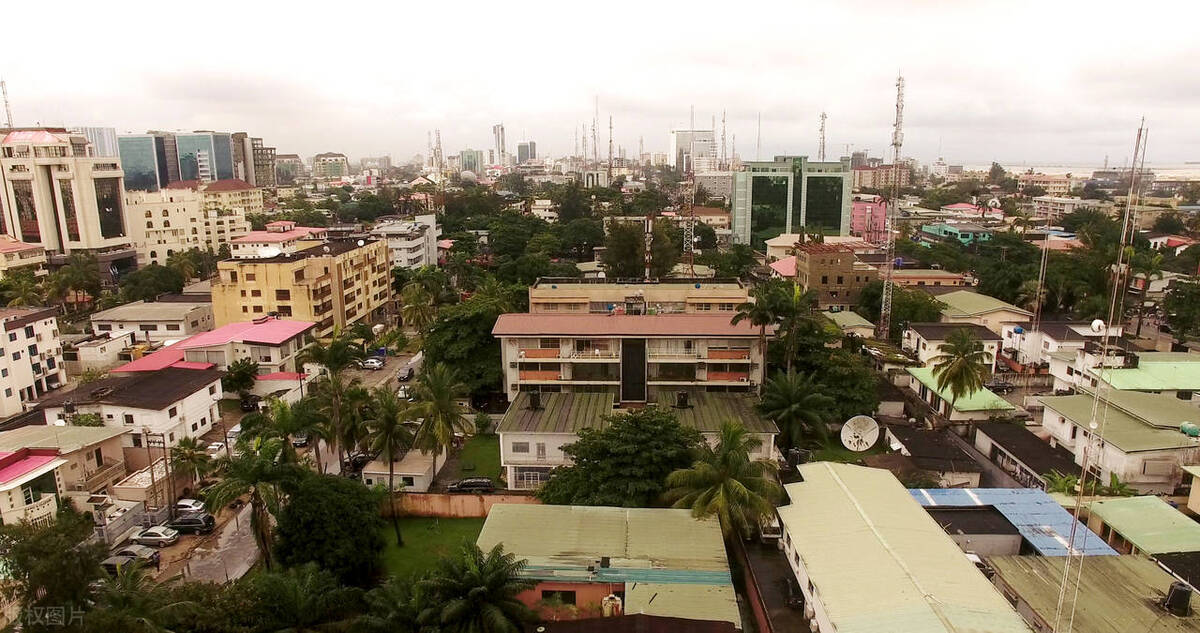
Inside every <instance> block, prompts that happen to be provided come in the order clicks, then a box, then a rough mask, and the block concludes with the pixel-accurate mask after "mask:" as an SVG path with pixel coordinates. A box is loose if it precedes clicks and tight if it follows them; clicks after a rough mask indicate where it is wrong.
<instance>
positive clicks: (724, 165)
mask: <svg viewBox="0 0 1200 633" xmlns="http://www.w3.org/2000/svg"><path fill="white" fill-rule="evenodd" d="M726 169H729V162H728V161H727V160H726V154H725V111H724V110H721V170H722V171H724V170H726Z"/></svg>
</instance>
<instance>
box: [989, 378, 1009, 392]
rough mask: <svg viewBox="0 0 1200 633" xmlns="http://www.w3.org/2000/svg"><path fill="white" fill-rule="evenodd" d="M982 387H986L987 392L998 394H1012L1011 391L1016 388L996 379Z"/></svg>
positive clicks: (1005, 381)
mask: <svg viewBox="0 0 1200 633" xmlns="http://www.w3.org/2000/svg"><path fill="white" fill-rule="evenodd" d="M984 387H986V388H987V389H988V390H989V391H993V392H995V393H998V394H1006V393H1012V392H1013V389H1016V388H1017V386H1016V385H1014V384H1012V383H1011V382H1008V381H1007V380H998V379H992V380H989V381H988V382H987V384H985V385H984Z"/></svg>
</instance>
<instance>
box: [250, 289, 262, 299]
mask: <svg viewBox="0 0 1200 633" xmlns="http://www.w3.org/2000/svg"><path fill="white" fill-rule="evenodd" d="M250 296H251V297H261V296H262V291H261V290H251V291H250Z"/></svg>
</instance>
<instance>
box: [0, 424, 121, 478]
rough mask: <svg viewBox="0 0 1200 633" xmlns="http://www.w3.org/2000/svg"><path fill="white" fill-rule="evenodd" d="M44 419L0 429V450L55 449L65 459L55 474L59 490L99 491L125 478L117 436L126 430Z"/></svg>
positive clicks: (118, 437) (119, 440) (119, 436)
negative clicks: (57, 478) (41, 422)
mask: <svg viewBox="0 0 1200 633" xmlns="http://www.w3.org/2000/svg"><path fill="white" fill-rule="evenodd" d="M46 422H47V423H46V424H33V425H30V426H23V427H20V428H17V429H13V430H11V431H3V432H0V452H16V451H20V450H21V449H26V448H28V449H47V450H54V451H56V452H57V454H58V456H59V457H61V458H62V459H63V460H65V462H66V463H65V464H63V466H62V468H61V469H60V470H59V476H60V478H61V481H62V486H63V489H64V490H68V491H77V492H87V493H93V494H94V493H100V492H104V491H105V490H107V489H108V487H109V486H111V485H112V484H114V483H116V482H118V481H120V480H121V479H124V478H125V474H126V473H125V456H124V453H123V451H122V449H121V436H122V435H125V434H126V433H129V429H123V428H116V427H110V426H71V425H67V426H58V425H55V424H53V423H54V422H55V421H54V420H47V421H46Z"/></svg>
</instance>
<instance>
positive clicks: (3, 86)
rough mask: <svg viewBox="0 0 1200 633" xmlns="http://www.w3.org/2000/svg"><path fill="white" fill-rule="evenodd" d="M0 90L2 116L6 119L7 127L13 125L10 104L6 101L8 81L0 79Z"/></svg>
mask: <svg viewBox="0 0 1200 633" xmlns="http://www.w3.org/2000/svg"><path fill="white" fill-rule="evenodd" d="M0 92H3V93H4V116H5V117H6V118H7V120H8V127H10V128H11V127H12V126H13V122H12V105H10V104H9V103H8V83H7V82H6V81H4V80H3V79H0Z"/></svg>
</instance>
